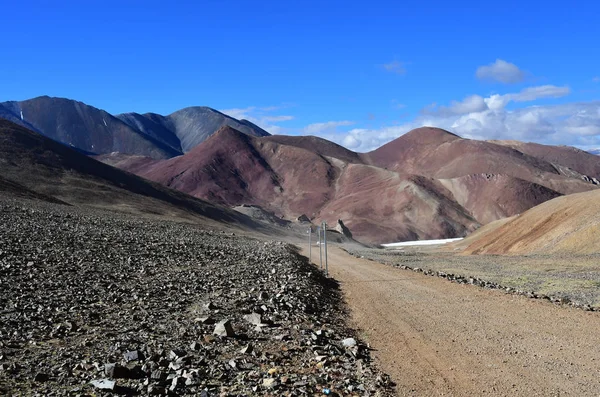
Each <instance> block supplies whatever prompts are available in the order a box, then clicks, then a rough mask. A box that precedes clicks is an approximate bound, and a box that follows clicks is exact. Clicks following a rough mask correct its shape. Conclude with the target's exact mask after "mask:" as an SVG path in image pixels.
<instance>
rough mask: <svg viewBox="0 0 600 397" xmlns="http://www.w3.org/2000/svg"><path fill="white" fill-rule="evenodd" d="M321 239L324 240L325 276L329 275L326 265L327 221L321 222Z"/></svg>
mask: <svg viewBox="0 0 600 397" xmlns="http://www.w3.org/2000/svg"><path fill="white" fill-rule="evenodd" d="M323 241H324V242H325V276H329V266H328V265H327V222H325V221H324V222H323Z"/></svg>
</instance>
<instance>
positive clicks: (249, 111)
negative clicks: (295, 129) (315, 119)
mask: <svg viewBox="0 0 600 397" xmlns="http://www.w3.org/2000/svg"><path fill="white" fill-rule="evenodd" d="M278 110H281V107H278V106H268V107H257V106H249V107H247V108H232V109H225V110H221V112H222V113H225V114H226V115H228V116H230V117H233V118H234V119H238V120H241V119H246V120H248V121H250V122H252V123H254V124H256V125H258V126H259V127H261V128H262V129H264V130H266V131H268V132H269V133H271V134H273V135H275V134H280V133H281V132H283V131H284V130H285V129H284V128H283V127H281V126H279V125H276V124H274V123H279V122H283V121H289V120H293V119H294V116H290V115H273V114H271V113H272V112H276V111H278Z"/></svg>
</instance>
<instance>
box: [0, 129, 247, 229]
mask: <svg viewBox="0 0 600 397" xmlns="http://www.w3.org/2000/svg"><path fill="white" fill-rule="evenodd" d="M0 175H1V176H0V194H3V195H10V196H13V197H23V198H31V199H38V200H44V201H49V202H54V203H63V204H71V205H84V206H90V207H97V208H109V209H111V210H117V211H122V212H128V213H134V214H146V215H152V216H165V217H168V218H169V219H172V218H178V219H181V220H186V221H192V222H202V223H206V222H212V223H213V224H214V222H213V221H218V222H225V223H229V224H232V225H238V226H242V225H247V226H250V227H258V225H257V224H255V223H254V222H253V221H252V220H250V218H248V217H246V216H244V215H242V214H240V213H238V212H236V211H233V210H231V209H229V208H224V207H221V206H218V205H214V204H211V203H208V202H206V201H203V200H200V199H197V198H194V197H191V196H189V195H187V194H184V193H182V192H178V191H176V190H172V189H168V188H166V187H164V186H162V185H160V184H157V183H153V182H150V181H147V180H144V179H142V178H140V177H138V176H136V175H133V174H130V173H128V172H123V171H121V170H119V169H116V168H113V167H110V166H108V165H106V164H103V163H101V162H99V161H96V160H94V159H91V158H89V157H88V156H85V155H83V154H81V153H79V152H77V151H75V150H73V149H71V148H69V147H67V146H65V145H63V144H60V143H58V142H55V141H53V140H51V139H49V138H46V137H44V136H42V135H40V134H39V133H35V132H32V131H29V130H27V129H26V128H24V127H21V126H19V125H16V124H14V123H12V122H9V121H7V120H1V119H0Z"/></svg>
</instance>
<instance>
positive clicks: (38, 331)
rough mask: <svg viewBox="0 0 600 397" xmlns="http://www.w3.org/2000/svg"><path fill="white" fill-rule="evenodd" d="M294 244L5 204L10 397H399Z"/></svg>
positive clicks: (0, 213) (3, 373)
mask: <svg viewBox="0 0 600 397" xmlns="http://www.w3.org/2000/svg"><path fill="white" fill-rule="evenodd" d="M347 318H348V313H347V309H346V308H345V307H344V303H343V301H342V299H341V295H340V291H339V288H338V285H337V284H336V282H335V281H333V280H332V279H328V278H326V277H324V275H323V274H322V273H321V272H320V271H319V270H318V269H317V268H316V267H314V265H311V264H309V263H308V261H307V260H306V258H304V257H302V256H300V255H299V254H298V253H297V251H296V249H295V248H294V247H293V246H292V245H289V244H286V243H282V242H277V241H263V240H260V239H252V238H248V237H241V236H237V235H235V234H234V233H229V232H220V231H211V230H204V229H202V228H201V227H200V226H197V225H191V224H182V223H176V222H168V221H164V220H153V219H150V218H145V219H142V218H136V217H133V216H128V215H121V214H116V213H112V212H108V211H101V210H93V209H84V208H80V207H71V206H66V205H55V204H47V203H41V202H37V201H29V200H12V199H9V198H2V199H0V395H8V396H13V395H14V396H17V395H39V396H60V395H70V396H71V395H72V396H104V395H115V394H116V395H119V394H120V395H158V396H164V395H198V396H250V395H277V396H282V395H283V396H303V395H327V394H329V395H357V396H363V395H364V396H374V395H378V396H388V395H393V385H392V383H391V381H390V380H389V377H388V376H386V375H385V374H383V373H381V372H380V371H379V370H378V369H377V368H376V366H375V365H374V363H373V362H372V360H371V357H370V349H369V348H368V346H366V345H365V344H364V343H363V342H362V341H361V340H360V339H359V338H357V336H356V332H355V331H353V330H352V329H350V328H349V327H348V325H347Z"/></svg>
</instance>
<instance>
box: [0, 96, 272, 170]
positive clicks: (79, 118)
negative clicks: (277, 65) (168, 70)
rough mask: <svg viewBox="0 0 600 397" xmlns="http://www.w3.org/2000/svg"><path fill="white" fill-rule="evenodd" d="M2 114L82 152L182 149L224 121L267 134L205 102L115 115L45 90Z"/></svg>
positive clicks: (157, 155) (162, 153)
mask: <svg viewBox="0 0 600 397" xmlns="http://www.w3.org/2000/svg"><path fill="white" fill-rule="evenodd" d="M21 115H23V118H21ZM0 118H4V119H6V120H9V121H12V122H14V123H17V124H19V125H21V126H23V127H25V128H28V129H30V130H32V131H36V132H38V133H41V134H43V135H45V136H47V137H49V138H51V139H53V140H55V141H57V142H61V143H63V144H65V145H68V146H70V147H73V148H75V149H77V150H80V151H82V152H84V153H91V154H108V153H112V152H119V153H124V154H131V155H141V156H147V157H151V158H154V159H166V158H171V157H175V156H179V155H181V154H183V153H186V152H188V151H190V150H191V149H192V148H194V147H195V146H196V145H198V144H200V143H202V142H203V141H204V140H206V138H208V137H209V136H210V135H212V134H214V133H215V132H216V131H217V130H218V129H219V128H221V127H222V126H225V125H230V126H232V127H234V128H236V129H238V130H239V131H241V132H243V133H246V134H249V135H255V136H267V135H269V133H268V132H267V131H265V130H263V129H262V128H260V127H258V126H256V125H254V124H252V123H250V122H249V121H247V120H243V121H240V120H236V119H234V118H232V117H230V116H227V115H225V114H223V113H221V112H219V111H217V110H214V109H211V108H208V107H189V108H185V109H181V110H179V111H176V112H174V113H172V114H170V115H169V116H161V115H158V114H153V113H147V114H144V115H141V114H137V113H124V114H119V115H116V116H113V115H111V114H109V113H108V112H106V111H104V110H101V109H97V108H95V107H93V106H89V105H86V104H85V103H83V102H78V101H74V100H71V99H65V98H53V97H48V96H42V97H37V98H33V99H29V100H25V101H10V102H2V103H0Z"/></svg>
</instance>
